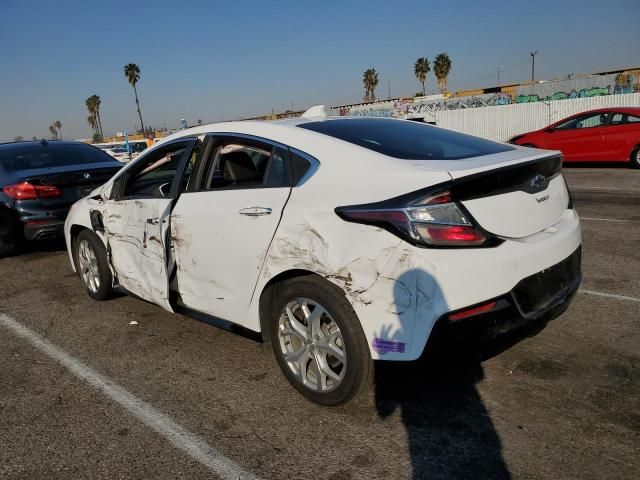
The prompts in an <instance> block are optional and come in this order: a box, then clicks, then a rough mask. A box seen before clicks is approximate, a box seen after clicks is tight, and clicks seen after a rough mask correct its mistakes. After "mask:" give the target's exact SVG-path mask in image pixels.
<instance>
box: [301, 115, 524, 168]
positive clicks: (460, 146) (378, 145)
mask: <svg viewBox="0 0 640 480" xmlns="http://www.w3.org/2000/svg"><path fill="white" fill-rule="evenodd" d="M298 127H300V128H305V129H307V130H312V131H314V132H318V133H323V134H325V135H329V136H331V137H335V138H339V139H340V140H344V141H346V142H350V143H355V144H356V145H359V146H361V147H364V148H368V149H369V150H374V151H376V152H379V153H382V154H384V155H389V156H391V157H396V158H403V159H407V160H460V159H464V158H471V157H479V156H481V155H490V154H492V153H499V152H506V151H508V150H513V149H514V148H513V147H510V146H508V145H503V144H501V143H496V142H492V141H490V140H485V139H482V138H478V137H472V136H471V135H465V134H464V133H458V132H453V131H451V130H444V129H441V128H437V127H432V126H430V125H425V124H424V123H419V122H412V121H400V120H392V119H386V118H362V119H360V118H348V119H347V118H345V119H335V120H326V121H322V122H309V123H302V124H300V125H298Z"/></svg>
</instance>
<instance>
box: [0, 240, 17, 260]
mask: <svg viewBox="0 0 640 480" xmlns="http://www.w3.org/2000/svg"><path fill="white" fill-rule="evenodd" d="M15 251H16V244H15V243H14V242H12V241H11V240H5V239H2V238H0V258H2V257H8V256H10V255H13V254H14V253H15Z"/></svg>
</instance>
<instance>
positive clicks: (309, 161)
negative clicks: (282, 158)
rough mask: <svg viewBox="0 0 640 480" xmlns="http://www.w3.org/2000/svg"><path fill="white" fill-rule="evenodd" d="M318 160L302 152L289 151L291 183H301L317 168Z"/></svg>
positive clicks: (295, 184)
mask: <svg viewBox="0 0 640 480" xmlns="http://www.w3.org/2000/svg"><path fill="white" fill-rule="evenodd" d="M318 165H319V163H318V161H317V160H316V159H315V158H313V157H311V156H309V155H307V154H305V153H302V152H298V151H292V152H291V171H292V173H293V185H294V186H297V185H301V184H302V183H304V182H305V181H306V180H307V178H309V176H310V175H311V174H313V172H314V171H315V169H316V168H317V166H318Z"/></svg>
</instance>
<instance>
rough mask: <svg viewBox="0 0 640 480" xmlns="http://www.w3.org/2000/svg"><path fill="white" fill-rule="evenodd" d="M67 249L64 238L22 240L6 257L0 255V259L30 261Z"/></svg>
mask: <svg viewBox="0 0 640 480" xmlns="http://www.w3.org/2000/svg"><path fill="white" fill-rule="evenodd" d="M66 249H67V247H66V244H65V242H64V238H55V239H50V240H39V241H31V242H21V243H18V245H17V247H16V250H15V252H13V253H11V254H10V255H7V256H5V257H0V260H2V259H4V258H17V259H18V260H21V261H27V262H29V261H32V260H37V259H40V258H42V257H46V256H48V255H50V254H52V253H57V252H64V251H66Z"/></svg>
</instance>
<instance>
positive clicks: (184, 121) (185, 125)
mask: <svg viewBox="0 0 640 480" xmlns="http://www.w3.org/2000/svg"><path fill="white" fill-rule="evenodd" d="M180 128H181V129H182V130H184V129H185V128H187V121H186V120H185V118H184V117H182V118H181V119H180Z"/></svg>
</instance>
